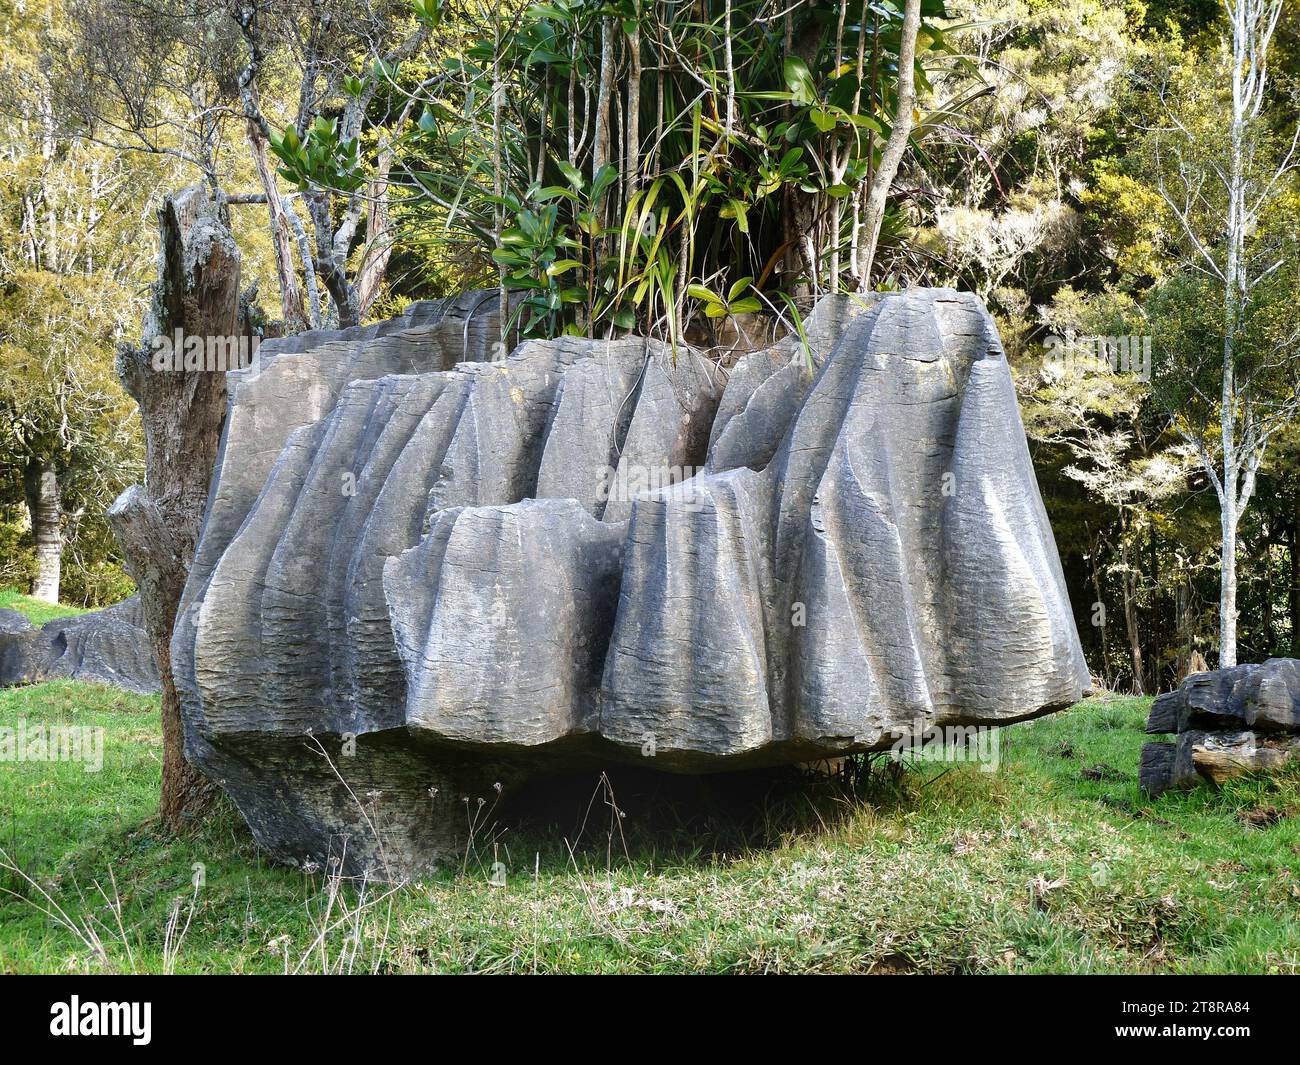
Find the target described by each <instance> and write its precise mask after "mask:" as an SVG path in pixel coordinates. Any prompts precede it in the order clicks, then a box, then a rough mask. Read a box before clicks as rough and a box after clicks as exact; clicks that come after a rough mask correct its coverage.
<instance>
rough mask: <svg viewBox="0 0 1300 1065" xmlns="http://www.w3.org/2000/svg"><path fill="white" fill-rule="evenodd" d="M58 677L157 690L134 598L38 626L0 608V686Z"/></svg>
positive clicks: (155, 673)
mask: <svg viewBox="0 0 1300 1065" xmlns="http://www.w3.org/2000/svg"><path fill="white" fill-rule="evenodd" d="M57 677H66V678H68V679H70V680H86V681H93V682H95V683H98V684H112V685H114V686H115V687H118V688H125V689H126V690H127V691H132V692H138V693H140V694H150V693H153V692H157V691H159V690H160V684H159V680H158V669H157V666H155V664H154V659H153V650H152V648H151V647H150V644H149V634H148V632H147V631H146V629H145V625H144V611H143V608H142V607H141V605H140V599H139V596H132V597H131V598H130V599H126V600H124V601H123V602H121V603H116V604H114V605H113V606H110V607H105V608H104V609H103V610H96V611H93V612H91V613H89V614H76V615H72V616H69V617H63V618H55V619H54V620H53V621H50V622H47V623H46V624H45V625H43V626H42V627H41V628H39V629H37V628H33V627H32V625H31V624H30V623H29V622H28V620H27V619H26V618H25V617H23V616H22V615H21V614H19V613H18V612H17V611H16V610H2V611H0V687H4V686H8V685H13V684H35V683H38V682H40V681H44V680H52V679H54V678H57Z"/></svg>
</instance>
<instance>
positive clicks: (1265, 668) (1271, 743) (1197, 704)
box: [1138, 658, 1300, 797]
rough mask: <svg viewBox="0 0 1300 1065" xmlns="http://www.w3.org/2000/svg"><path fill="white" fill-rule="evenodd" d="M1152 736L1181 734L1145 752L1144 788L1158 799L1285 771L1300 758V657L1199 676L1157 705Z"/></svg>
mask: <svg viewBox="0 0 1300 1065" xmlns="http://www.w3.org/2000/svg"><path fill="white" fill-rule="evenodd" d="M1147 732H1149V733H1152V734H1156V735H1160V734H1164V733H1175V734H1176V735H1175V738H1174V740H1173V742H1160V743H1148V744H1147V745H1146V746H1145V747H1143V748H1142V761H1141V765H1140V766H1139V768H1138V784H1139V785H1140V786H1141V788H1142V790H1143V791H1144V792H1146V793H1147V794H1148V795H1150V796H1152V797H1154V796H1156V795H1159V794H1161V793H1162V792H1165V791H1168V790H1170V789H1172V788H1190V787H1194V786H1195V785H1197V784H1200V783H1203V782H1206V781H1209V782H1210V783H1213V784H1222V783H1223V782H1224V781H1225V780H1228V779H1231V778H1232V777H1236V776H1241V775H1243V774H1246V773H1254V772H1268V771H1270V770H1275V769H1280V768H1281V767H1282V766H1284V765H1286V764H1287V763H1289V762H1291V761H1293V760H1294V759H1296V758H1300V660H1298V659H1294V658H1270V659H1269V660H1268V661H1267V662H1264V663H1262V664H1258V663H1257V664H1248V665H1241V666H1233V667H1231V668H1229V669H1216V670H1213V671H1211V672H1208V673H1193V674H1192V675H1191V676H1189V677H1187V678H1186V679H1185V680H1184V681H1183V683H1182V684H1181V685H1180V686H1179V687H1178V688H1176V689H1175V690H1174V691H1171V692H1166V693H1165V694H1164V695H1161V696H1159V697H1158V698H1157V699H1156V700H1155V702H1154V703H1152V705H1151V715H1150V717H1149V718H1148V719H1147Z"/></svg>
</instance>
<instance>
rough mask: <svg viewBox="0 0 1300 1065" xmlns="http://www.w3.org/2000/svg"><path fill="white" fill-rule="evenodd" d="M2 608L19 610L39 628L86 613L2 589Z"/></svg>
mask: <svg viewBox="0 0 1300 1065" xmlns="http://www.w3.org/2000/svg"><path fill="white" fill-rule="evenodd" d="M0 608H3V609H8V610H17V611H18V613H20V614H22V615H23V616H24V617H25V618H27V620H28V621H30V622H31V623H32V624H33V625H35V626H37V627H39V626H41V625H44V624H45V623H46V622H47V621H53V620H54V619H55V618H66V617H70V616H71V615H73V614H84V613H86V611H85V610H83V609H82V608H81V607H77V606H66V605H65V604H63V603H47V602H45V601H44V600H41V599H33V598H32V597H31V596H30V595H23V593H22V592H17V591H14V589H12V588H0Z"/></svg>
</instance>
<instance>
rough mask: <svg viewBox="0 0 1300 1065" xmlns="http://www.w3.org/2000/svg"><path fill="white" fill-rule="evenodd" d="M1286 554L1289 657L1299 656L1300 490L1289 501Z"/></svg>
mask: <svg viewBox="0 0 1300 1065" xmlns="http://www.w3.org/2000/svg"><path fill="white" fill-rule="evenodd" d="M1287 555H1288V558H1289V559H1290V562H1291V589H1290V597H1289V598H1290V602H1289V607H1290V610H1289V613H1290V615H1291V657H1292V658H1300V492H1297V493H1296V496H1295V499H1294V500H1293V501H1292V503H1291V523H1290V526H1289V528H1288V530H1287Z"/></svg>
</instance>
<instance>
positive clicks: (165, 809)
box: [109, 185, 242, 830]
mask: <svg viewBox="0 0 1300 1065" xmlns="http://www.w3.org/2000/svg"><path fill="white" fill-rule="evenodd" d="M159 228H160V231H161V242H160V251H159V280H158V283H157V285H156V286H155V288H154V298H153V305H152V308H151V310H150V312H149V314H148V316H147V318H146V320H145V324H144V331H143V340H142V343H141V344H140V345H139V347H134V348H131V347H124V348H122V349H120V350H119V352H118V376H119V377H120V378H121V380H122V384H123V385H124V386H125V388H126V390H127V392H129V393H130V394H131V396H132V397H133V398H134V399H135V400H136V402H137V403H138V404H139V405H140V418H141V423H142V425H143V427H144V437H145V483H144V485H143V486H141V485H134V486H132V487H131V488H128V489H127V490H126V491H125V492H123V493H122V495H121V496H119V497H118V499H117V501H116V502H115V503H114V504H113V506H112V508H111V509H110V510H109V520H110V521H111V523H112V526H113V531H114V533H115V534H116V536H117V538H118V542H119V543H120V544H121V546H122V550H123V553H124V554H125V556H126V563H127V569H128V570H129V572H130V573H131V576H132V577H133V578H135V582H136V584H137V585H138V586H139V588H140V598H141V601H142V603H143V606H144V614H145V622H146V625H147V627H148V630H149V637H150V640H151V641H152V643H153V646H154V654H155V657H156V659H157V663H158V674H159V676H160V678H161V680H162V732H163V767H162V794H161V801H160V813H161V815H162V820H163V823H164V824H165V825H166V826H167V827H168V828H170V829H172V830H176V829H179V828H181V827H182V826H183V825H184V824H185V823H186V822H187V821H190V820H192V819H193V818H195V817H198V816H200V815H202V813H203V812H204V811H205V810H206V808H207V806H208V805H209V803H210V802H211V799H212V796H213V795H214V793H215V789H214V788H213V786H212V785H211V784H210V783H209V782H208V781H207V780H206V779H205V778H204V777H203V776H202V775H201V774H200V773H199V772H198V770H197V769H195V768H194V767H193V766H192V765H190V764H189V763H188V762H187V761H186V760H185V752H184V729H183V725H182V721H181V716H180V705H179V702H178V700H177V696H176V687H175V682H174V680H173V677H172V669H171V636H172V629H173V627H174V625H175V620H176V609H177V605H178V604H179V602H180V597H181V592H182V590H183V588H184V586H185V578H186V575H187V573H188V571H189V566H190V563H191V561H192V560H193V558H194V549H195V546H196V545H197V543H198V537H199V530H200V527H201V525H202V522H203V513H204V509H205V507H206V504H207V497H208V485H209V481H210V480H211V477H212V469H213V465H214V463H215V461H216V454H217V447H218V445H219V442H220V438H221V426H222V423H223V421H224V420H225V414H226V378H225V373H224V372H219V371H204V370H179V369H174V368H167V367H161V366H156V365H155V361H154V346H155V345H154V340H155V338H159V337H171V336H172V335H173V334H174V331H175V330H177V329H179V330H181V331H182V333H183V334H184V335H185V336H187V337H204V338H208V337H214V338H215V337H232V336H237V335H239V334H240V333H241V332H242V330H241V325H242V323H241V321H240V311H239V251H238V249H237V248H236V247H235V242H234V240H233V238H232V237H231V235H230V233H229V231H228V230H227V229H226V228H225V226H224V225H222V223H221V221H220V216H219V214H218V211H217V209H216V206H215V205H214V204H213V202H212V199H211V197H210V196H209V195H208V192H207V190H206V189H204V188H203V187H202V186H197V185H196V186H192V187H191V188H188V189H184V190H182V191H181V192H178V193H175V194H173V195H171V196H169V197H168V198H167V200H166V202H165V203H164V205H163V207H162V209H161V210H160V211H159Z"/></svg>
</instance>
